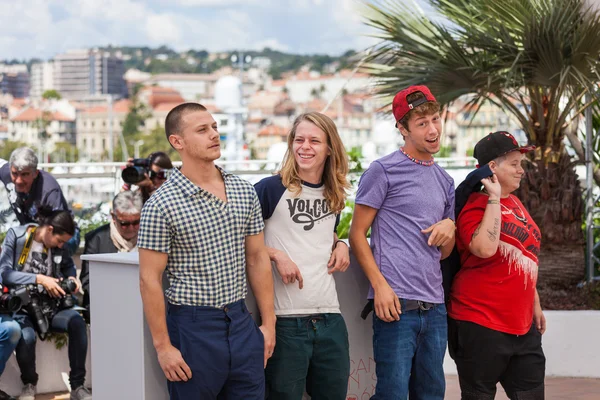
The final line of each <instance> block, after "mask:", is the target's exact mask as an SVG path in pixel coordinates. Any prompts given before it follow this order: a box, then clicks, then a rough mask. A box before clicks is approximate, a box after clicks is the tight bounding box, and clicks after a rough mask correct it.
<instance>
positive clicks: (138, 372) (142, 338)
mask: <svg viewBox="0 0 600 400" xmlns="http://www.w3.org/2000/svg"><path fill="white" fill-rule="evenodd" d="M92 258H94V259H95V260H96V261H100V260H102V262H101V263H97V262H93V263H91V268H90V273H91V274H92V275H91V277H92V279H90V281H91V284H92V285H93V288H94V290H95V291H94V293H96V296H94V298H96V299H97V298H98V297H99V296H101V295H100V293H102V291H103V290H105V291H106V293H105V294H106V297H104V296H102V297H104V298H103V299H102V302H100V304H94V298H93V299H92V314H93V315H94V317H93V321H95V322H96V324H97V325H96V326H95V327H94V326H92V336H90V341H91V348H92V349H93V351H94V353H95V354H96V356H95V358H94V359H93V360H92V361H93V365H94V371H93V372H94V379H95V381H96V387H95V388H94V398H95V399H96V400H104V399H111V398H114V397H113V396H114V394H115V393H121V394H123V393H124V392H121V391H120V390H121V388H120V384H121V383H122V384H123V385H127V390H129V389H132V388H133V389H134V390H135V391H138V392H139V393H140V395H139V396H137V395H136V396H134V395H133V394H131V395H130V396H129V397H127V398H128V399H136V398H139V399H151V398H152V399H166V398H167V397H166V384H165V381H164V377H163V376H162V372H161V371H160V367H159V366H158V362H157V360H156V353H155V352H154V349H153V347H152V341H151V339H150V337H149V332H148V330H147V327H146V324H145V322H143V319H142V314H141V312H142V310H141V299H140V296H139V282H138V279H137V254H132V253H129V254H125V255H123V254H114V255H97V256H91V257H90V259H92ZM94 264H96V266H95V265H94ZM99 264H102V265H99ZM98 273H100V275H98ZM98 276H100V277H99V278H98ZM105 279H106V282H105V284H104V283H103V281H104V280H105ZM335 279H336V285H337V288H338V296H339V299H340V304H341V309H342V314H343V315H344V318H345V320H346V324H347V325H348V332H349V341H350V358H351V366H350V379H349V381H348V399H349V400H362V399H368V398H369V396H370V395H372V394H373V392H374V386H375V362H374V360H373V352H372V327H371V321H372V317H371V316H369V318H367V320H366V321H364V320H362V319H361V318H360V312H361V310H362V308H363V306H364V304H365V299H366V294H367V290H368V285H367V281H366V278H365V277H364V275H363V273H362V271H361V269H360V267H359V266H358V264H357V263H356V260H355V259H354V257H352V258H351V264H350V267H349V268H348V271H346V272H344V273H337V274H336V275H335ZM115 285H116V286H115ZM117 286H118V287H117ZM96 290H97V291H96ZM117 293H118V295H116V294H117ZM115 295H116V296H115ZM111 299H112V300H111ZM113 301H114V302H115V304H112V303H113ZM247 303H248V307H249V308H250V310H251V311H254V312H256V305H255V303H254V300H253V298H252V295H251V294H250V295H249V296H248V299H247ZM123 307H125V309H124V308H123ZM115 310H118V312H116V313H115ZM545 314H546V319H547V326H548V330H547V332H546V333H545V334H544V337H543V347H544V352H545V353H546V358H547V363H546V375H547V376H561V377H591V378H600V363H599V362H598V361H597V360H598V359H599V358H600V349H599V348H598V347H597V346H595V345H594V344H595V343H596V342H597V336H598V333H599V332H600V311H546V312H545ZM255 315H256V313H255ZM37 351H38V357H37V360H38V373H39V375H40V382H39V384H38V391H39V392H40V393H44V392H52V391H62V390H66V386H65V384H64V383H63V374H64V373H68V371H69V366H68V365H69V364H68V358H67V352H66V349H64V350H61V351H58V350H56V349H55V347H54V344H53V343H48V342H43V343H40V342H38V348H37ZM90 356H91V354H90V353H89V352H88V361H87V364H88V366H87V370H88V377H87V379H86V384H90V383H91V379H90V376H89V373H90V371H91V368H90V358H91V357H90ZM444 370H445V372H446V374H449V375H453V374H456V367H455V365H454V362H453V361H452V359H450V357H448V356H446V359H445V361H444ZM19 376H20V372H19V370H18V366H17V363H16V360H15V359H14V356H13V357H12V358H11V359H10V360H9V363H8V365H7V368H6V371H5V372H4V374H3V376H2V378H1V379H0V388H1V389H3V390H5V391H7V392H9V393H11V394H18V392H19V391H20V389H21V383H20V379H19ZM97 376H98V379H97ZM131 376H133V378H132V377H131ZM132 379H133V380H132ZM133 382H136V384H132V383H133Z"/></svg>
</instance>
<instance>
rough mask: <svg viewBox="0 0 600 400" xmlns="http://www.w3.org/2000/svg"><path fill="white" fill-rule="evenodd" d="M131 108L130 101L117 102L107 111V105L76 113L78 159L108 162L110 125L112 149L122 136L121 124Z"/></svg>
mask: <svg viewBox="0 0 600 400" xmlns="http://www.w3.org/2000/svg"><path fill="white" fill-rule="evenodd" d="M130 107H131V101H130V100H126V99H124V100H118V101H116V102H114V103H113V104H112V110H109V107H108V104H106V103H105V104H102V105H96V106H92V107H88V108H84V109H81V110H79V111H78V112H77V149H78V150H79V157H80V158H81V159H84V160H89V161H105V160H108V155H109V150H110V141H109V140H110V134H109V130H110V127H111V124H112V144H113V149H115V148H117V144H118V143H119V138H120V137H121V135H122V134H123V124H124V123H125V118H126V117H127V114H128V113H129V109H130Z"/></svg>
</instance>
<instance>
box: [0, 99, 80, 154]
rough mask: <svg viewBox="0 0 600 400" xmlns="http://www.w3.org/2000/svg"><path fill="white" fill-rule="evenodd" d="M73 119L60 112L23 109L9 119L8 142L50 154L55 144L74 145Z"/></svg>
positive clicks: (30, 108) (31, 108)
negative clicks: (40, 149)
mask: <svg viewBox="0 0 600 400" xmlns="http://www.w3.org/2000/svg"><path fill="white" fill-rule="evenodd" d="M75 136H76V135H75V118H73V117H72V116H69V115H66V114H64V113H62V112H60V111H53V110H49V109H43V108H34V107H25V108H23V109H22V111H21V112H20V113H19V114H17V115H16V116H14V117H12V118H11V119H10V123H9V125H8V135H7V138H8V140H11V141H13V142H23V143H27V145H29V146H32V147H36V148H38V149H39V148H42V149H43V150H44V151H45V152H46V154H49V153H50V152H52V151H53V150H54V149H55V147H56V144H57V143H68V144H75V141H76V139H75Z"/></svg>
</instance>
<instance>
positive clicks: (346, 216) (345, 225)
mask: <svg viewBox="0 0 600 400" xmlns="http://www.w3.org/2000/svg"><path fill="white" fill-rule="evenodd" d="M353 215H354V201H352V200H346V208H344V209H343V210H342V214H341V215H340V223H339V224H338V226H337V235H338V238H339V239H348V237H349V234H350V225H351V224H352V216H353ZM367 237H371V229H370V228H369V231H368V232H367Z"/></svg>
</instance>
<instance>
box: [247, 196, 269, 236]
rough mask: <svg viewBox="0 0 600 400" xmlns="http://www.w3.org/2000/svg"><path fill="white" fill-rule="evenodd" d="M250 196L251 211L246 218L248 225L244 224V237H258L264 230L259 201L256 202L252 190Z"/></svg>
mask: <svg viewBox="0 0 600 400" xmlns="http://www.w3.org/2000/svg"><path fill="white" fill-rule="evenodd" d="M252 194H253V196H252V209H251V211H250V216H249V218H248V224H246V232H245V236H252V235H258V234H259V233H261V232H262V231H263V229H265V222H264V221H263V216H262V209H261V207H260V201H258V196H257V195H256V192H255V191H254V190H252Z"/></svg>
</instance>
